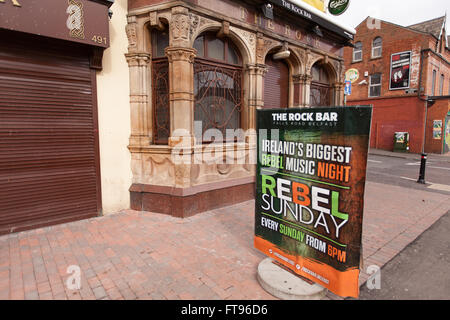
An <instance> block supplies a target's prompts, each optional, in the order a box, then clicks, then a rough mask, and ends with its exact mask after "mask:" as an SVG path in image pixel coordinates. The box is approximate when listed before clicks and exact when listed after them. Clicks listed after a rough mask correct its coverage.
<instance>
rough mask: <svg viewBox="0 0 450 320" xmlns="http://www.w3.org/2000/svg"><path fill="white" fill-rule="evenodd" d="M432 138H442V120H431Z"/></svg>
mask: <svg viewBox="0 0 450 320" xmlns="http://www.w3.org/2000/svg"><path fill="white" fill-rule="evenodd" d="M433 139H435V140H441V139H442V120H434V121H433Z"/></svg>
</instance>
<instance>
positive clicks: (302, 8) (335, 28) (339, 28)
mask: <svg viewBox="0 0 450 320" xmlns="http://www.w3.org/2000/svg"><path fill="white" fill-rule="evenodd" d="M267 2H268V3H272V4H273V5H274V7H275V8H282V9H284V10H287V11H288V12H290V13H291V14H293V15H295V16H298V17H300V18H302V19H305V20H308V21H310V23H312V24H313V25H317V26H318V27H319V28H323V29H325V30H328V31H330V32H332V33H335V34H337V35H339V36H341V37H343V38H344V39H346V40H347V41H351V40H353V38H354V35H355V34H356V30H355V29H353V28H351V27H348V26H345V25H344V24H342V23H341V22H339V21H337V20H336V19H334V18H333V17H332V16H330V15H328V14H326V13H324V12H322V11H320V10H318V9H316V8H314V7H313V6H311V5H309V4H307V3H306V2H304V1H301V0H270V1H267Z"/></svg>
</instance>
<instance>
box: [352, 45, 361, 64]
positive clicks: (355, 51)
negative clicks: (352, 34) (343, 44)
mask: <svg viewBox="0 0 450 320" xmlns="http://www.w3.org/2000/svg"><path fill="white" fill-rule="evenodd" d="M357 43H360V44H361V49H358V51H357V50H356V47H355V48H353V62H359V61H362V59H363V47H362V42H361V41H358V42H357ZM357 43H355V45H356V44H357ZM357 53H360V54H361V58H360V59H355V55H356V54H357Z"/></svg>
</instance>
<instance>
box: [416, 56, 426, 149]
mask: <svg viewBox="0 0 450 320" xmlns="http://www.w3.org/2000/svg"><path fill="white" fill-rule="evenodd" d="M425 51H426V50H425V49H422V50H421V51H420V67H419V90H417V98H418V99H419V100H421V101H424V104H425V110H424V111H425V120H424V125H423V142H422V154H423V153H425V141H426V140H425V139H426V135H427V116H428V114H427V113H428V107H427V105H428V95H425V99H424V98H422V97H421V89H422V73H423V57H424V53H425Z"/></svg>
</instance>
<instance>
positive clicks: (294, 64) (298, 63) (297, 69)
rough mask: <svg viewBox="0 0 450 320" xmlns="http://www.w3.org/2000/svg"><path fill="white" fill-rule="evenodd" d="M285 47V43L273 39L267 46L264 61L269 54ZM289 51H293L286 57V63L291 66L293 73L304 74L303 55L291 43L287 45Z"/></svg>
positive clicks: (290, 70) (290, 69)
mask: <svg viewBox="0 0 450 320" xmlns="http://www.w3.org/2000/svg"><path fill="white" fill-rule="evenodd" d="M282 47H283V44H282V43H280V42H275V41H272V42H271V43H270V44H269V45H267V46H266V50H265V52H264V55H263V61H265V60H266V58H267V55H269V54H272V53H274V52H276V51H278V50H280V49H281V48H282ZM287 48H288V49H289V51H290V52H291V54H290V56H289V58H287V59H285V61H286V63H287V64H288V66H289V72H290V73H291V76H292V75H297V74H302V73H303V63H302V60H301V57H300V56H299V55H298V53H297V52H296V50H294V49H293V48H292V47H290V46H289V45H288V46H287Z"/></svg>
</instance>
